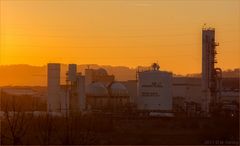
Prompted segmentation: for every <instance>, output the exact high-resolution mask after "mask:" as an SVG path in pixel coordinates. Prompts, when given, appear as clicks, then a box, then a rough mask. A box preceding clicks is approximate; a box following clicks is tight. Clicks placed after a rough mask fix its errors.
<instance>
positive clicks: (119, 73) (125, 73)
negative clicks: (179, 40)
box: [0, 64, 136, 86]
mask: <svg viewBox="0 0 240 146" xmlns="http://www.w3.org/2000/svg"><path fill="white" fill-rule="evenodd" d="M88 66H89V67H90V68H93V69H96V68H100V67H102V68H105V69H106V70H107V71H108V73H109V74H113V75H115V77H116V80H119V81H122V80H131V79H135V77H136V69H131V68H128V67H124V66H109V65H104V66H100V65H96V64H92V65H78V72H82V73H83V74H84V70H85V69H86V68H87V67H88ZM67 68H68V66H67V65H66V64H62V65H61V83H65V79H66V76H65V73H66V71H67ZM0 77H1V78H0V86H13V85H19V86H32V85H34V86H46V85H47V66H31V65H23V64H19V65H2V66H0Z"/></svg>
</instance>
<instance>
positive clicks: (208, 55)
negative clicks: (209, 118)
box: [202, 28, 222, 114]
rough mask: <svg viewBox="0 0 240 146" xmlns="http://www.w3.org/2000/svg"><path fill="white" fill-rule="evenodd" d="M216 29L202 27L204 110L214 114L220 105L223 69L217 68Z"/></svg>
mask: <svg viewBox="0 0 240 146" xmlns="http://www.w3.org/2000/svg"><path fill="white" fill-rule="evenodd" d="M218 45H219V44H218V43H216V42H215V29H214V28H203V29H202V91H203V111H205V112H206V113H210V114H212V113H213V112H216V111H217V109H218V107H219V105H220V100H219V99H220V94H221V78H222V70H221V69H220V68H215V64H216V63H217V59H216V55H217V50H216V46H218Z"/></svg>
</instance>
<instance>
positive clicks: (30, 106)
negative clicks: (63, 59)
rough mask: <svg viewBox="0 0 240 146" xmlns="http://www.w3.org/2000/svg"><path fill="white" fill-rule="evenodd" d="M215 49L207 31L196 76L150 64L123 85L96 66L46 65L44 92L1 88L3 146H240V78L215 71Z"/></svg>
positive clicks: (212, 39)
mask: <svg viewBox="0 0 240 146" xmlns="http://www.w3.org/2000/svg"><path fill="white" fill-rule="evenodd" d="M218 45H219V44H218V43H217V42H216V40H215V29H214V28H205V27H204V28H203V29H202V74H201V77H194V76H177V75H175V74H174V73H172V72H169V71H164V70H162V69H161V66H160V65H161V64H158V63H156V62H153V63H152V64H150V65H149V67H147V68H144V69H143V68H137V69H136V72H135V73H136V76H135V77H136V78H135V79H134V80H127V81H122V80H117V79H116V78H115V75H114V74H110V73H109V72H108V71H107V70H106V69H105V68H101V67H99V68H93V67H91V65H88V66H86V68H85V70H84V71H82V72H79V67H78V65H77V64H68V65H67V71H64V72H63V71H62V68H61V64H60V63H48V64H47V70H46V71H47V87H35V89H34V90H32V89H29V88H27V87H22V88H16V87H15V88H14V87H5V88H1V90H0V95H1V111H0V119H1V126H2V127H3V128H2V127H1V139H0V142H1V143H3V144H53V145H56V144H57V145H59V144H63V145H67V144H104V145H106V144H216V145H219V144H239V131H238V128H239V127H238V125H239V78H224V77H223V75H222V74H223V72H222V70H221V68H217V67H216V63H217V53H218V51H217V46H218ZM63 74H64V77H63V76H62V75H63ZM44 77H45V76H44ZM17 101H20V102H19V103H20V104H17V103H18V102H17ZM19 107H21V108H19ZM16 123H17V124H16ZM29 127H30V128H29ZM19 129H20V130H19ZM29 137H30V138H29ZM219 139H220V140H219Z"/></svg>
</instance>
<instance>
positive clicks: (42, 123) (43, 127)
mask: <svg viewBox="0 0 240 146" xmlns="http://www.w3.org/2000/svg"><path fill="white" fill-rule="evenodd" d="M55 130H56V125H55V123H54V117H53V116H52V115H50V114H48V113H47V114H46V115H39V116H38V117H37V124H36V131H37V137H38V140H39V141H40V143H42V144H46V145H48V144H51V143H53V141H52V137H53V135H54V131H55Z"/></svg>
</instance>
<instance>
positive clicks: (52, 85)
mask: <svg viewBox="0 0 240 146" xmlns="http://www.w3.org/2000/svg"><path fill="white" fill-rule="evenodd" d="M47 76H48V78H47V79H48V80H47V89H48V98H47V102H48V103H47V108H48V111H49V112H60V110H61V98H60V64H58V63H49V64H48V72H47Z"/></svg>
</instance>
